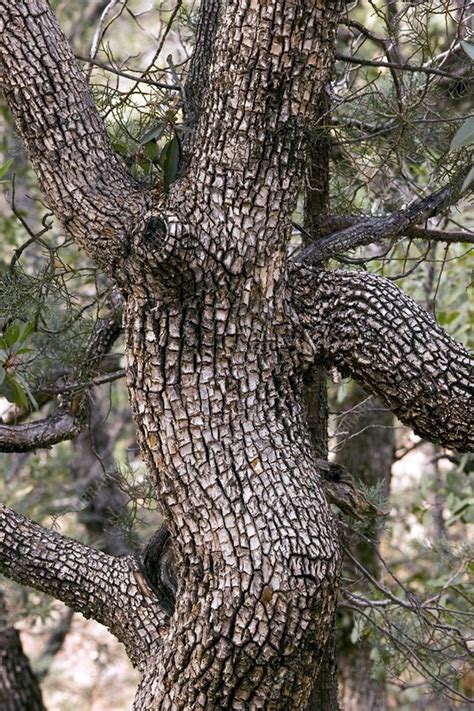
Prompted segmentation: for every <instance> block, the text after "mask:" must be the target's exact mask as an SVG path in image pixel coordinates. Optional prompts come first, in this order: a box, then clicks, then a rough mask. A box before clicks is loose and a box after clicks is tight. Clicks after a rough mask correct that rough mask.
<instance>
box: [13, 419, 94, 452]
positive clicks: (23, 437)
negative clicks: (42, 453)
mask: <svg viewBox="0 0 474 711" xmlns="http://www.w3.org/2000/svg"><path fill="white" fill-rule="evenodd" d="M82 425H83V422H82V420H81V419H80V418H76V417H75V416H74V415H72V414H71V413H70V412H63V413H59V414H56V415H51V416H50V417H45V418H44V419H43V420H39V421H38V422H28V423H25V424H19V425H0V452H31V451H34V450H35V449H48V448H49V447H52V446H53V444H57V443H58V442H64V441H65V440H68V439H74V437H77V435H78V434H79V432H80V431H81V429H82Z"/></svg>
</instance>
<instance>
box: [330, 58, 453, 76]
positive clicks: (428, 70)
mask: <svg viewBox="0 0 474 711" xmlns="http://www.w3.org/2000/svg"><path fill="white" fill-rule="evenodd" d="M336 59H338V60H339V61H341V62H347V63H348V64H359V65H360V66H363V67H377V68H386V69H401V70H403V71H405V72H421V73H422V74H436V75H437V76H440V77H446V78H447V79H456V80H459V76H458V75H457V74H450V73H449V72H445V71H443V70H442V69H434V68H433V67H426V66H423V65H421V66H416V65H414V64H399V63H397V62H385V61H383V60H375V59H362V58H361V57H351V56H350V55H347V54H341V53H340V52H336Z"/></svg>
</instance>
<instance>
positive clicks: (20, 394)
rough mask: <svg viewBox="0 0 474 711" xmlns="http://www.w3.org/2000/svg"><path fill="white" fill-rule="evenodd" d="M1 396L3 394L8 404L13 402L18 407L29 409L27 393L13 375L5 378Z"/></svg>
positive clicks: (1, 386)
mask: <svg viewBox="0 0 474 711" xmlns="http://www.w3.org/2000/svg"><path fill="white" fill-rule="evenodd" d="M0 394H2V395H3V396H4V397H5V398H6V399H7V400H8V402H12V403H14V404H15V405H18V407H24V408H28V398H27V396H26V393H25V391H24V390H23V388H22V387H21V385H20V384H19V383H18V382H17V381H16V380H15V378H14V377H13V376H12V375H6V376H5V380H4V381H3V383H2V385H0Z"/></svg>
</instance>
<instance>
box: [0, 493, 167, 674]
mask: <svg viewBox="0 0 474 711" xmlns="http://www.w3.org/2000/svg"><path fill="white" fill-rule="evenodd" d="M0 572H1V573H3V574H4V575H6V576H7V577H9V578H11V579H12V580H15V581H16V582H18V583H21V584H22V585H29V586H31V587H34V588H35V589H36V590H41V591H42V592H44V593H46V594H48V595H52V596H53V597H55V598H57V599H58V600H62V601H63V602H64V603H65V604H66V605H68V606H69V607H71V608H72V609H73V610H76V611H78V612H81V613H82V614H83V615H84V616H85V617H92V618H93V619H95V620H97V622H100V623H102V624H103V625H105V626H106V627H108V628H109V629H110V631H111V632H112V633H113V634H114V635H115V636H116V637H117V639H119V640H120V641H121V642H123V644H124V645H125V647H126V648H127V653H128V655H129V657H130V659H131V660H132V662H134V663H135V664H139V662H140V661H143V660H144V659H146V658H147V657H148V655H149V654H150V650H152V652H153V650H155V652H156V651H157V648H158V646H159V643H160V634H157V630H158V631H162V632H164V631H165V628H166V625H167V619H168V618H167V616H166V615H165V613H164V612H163V611H162V609H161V607H160V605H159V603H158V600H157V598H156V596H155V594H154V593H153V591H152V590H151V589H150V587H149V586H148V584H147V582H146V580H145V578H144V577H143V575H142V573H141V572H140V570H139V566H138V563H137V561H136V560H135V558H134V557H132V556H124V557H118V558H117V557H113V556H110V555H107V554H105V553H101V552H100V551H97V550H94V549H93V548H90V547H89V546H85V545H83V544H82V543H79V542H78V541H74V540H72V539H71V538H67V537H66V536H63V535H61V534H60V533H58V532H57V531H52V530H48V529H46V528H43V527H42V526H39V525H38V524H37V523H33V521H30V520H29V519H27V518H25V517H24V516H22V515H21V514H18V513H16V512H15V511H12V510H11V509H9V508H7V507H6V506H4V505H3V504H0Z"/></svg>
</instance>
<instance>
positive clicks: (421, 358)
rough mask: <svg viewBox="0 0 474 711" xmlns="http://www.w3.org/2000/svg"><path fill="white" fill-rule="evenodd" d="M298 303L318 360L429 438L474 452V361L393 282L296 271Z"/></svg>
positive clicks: (351, 273) (300, 318) (359, 275)
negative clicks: (348, 377) (342, 373)
mask: <svg viewBox="0 0 474 711" xmlns="http://www.w3.org/2000/svg"><path fill="white" fill-rule="evenodd" d="M291 276H292V280H293V286H294V291H293V306H294V308H295V309H296V312H297V315H298V321H299V324H300V325H301V326H302V328H303V329H304V334H301V336H302V337H303V338H308V337H309V338H310V339H311V342H312V347H313V348H314V357H315V359H316V360H318V359H320V360H324V361H326V362H327V363H330V364H333V365H335V366H337V367H338V368H340V369H342V370H343V371H346V372H348V373H349V374H351V375H352V376H353V377H354V378H356V380H359V381H360V382H362V383H364V384H365V385H366V386H367V387H368V388H369V389H370V390H372V392H374V393H376V394H377V395H378V396H379V397H380V398H381V399H382V400H383V401H384V402H385V403H386V404H387V405H388V406H389V407H390V408H391V409H392V410H393V411H394V412H395V414H397V415H398V417H399V418H400V419H401V420H402V422H404V423H405V424H407V425H410V426H411V427H413V429H414V431H415V432H416V433H417V434H419V435H420V436H422V437H424V438H425V439H428V440H431V441H434V442H439V443H441V444H443V445H444V446H447V447H453V448H457V449H460V450H461V451H468V450H470V449H472V448H473V447H474V382H473V373H474V360H473V359H472V358H471V357H470V356H469V354H468V352H467V351H466V350H465V348H464V347H463V346H462V345H461V344H459V343H457V342H456V341H455V340H454V339H452V338H451V337H450V336H449V335H448V334H447V333H446V332H445V331H444V330H443V329H442V328H441V327H440V326H439V325H438V324H437V323H436V322H435V321H434V320H433V319H432V318H431V316H430V315H429V314H428V313H427V312H426V311H424V309H422V308H421V307H420V306H419V305H418V304H416V303H415V302H414V301H413V299H411V298H410V297H409V296H407V295H406V294H404V293H403V292H402V291H400V289H399V288H398V287H397V286H395V285H394V284H393V283H392V282H391V281H388V280H387V279H383V278H381V277H378V276H375V275H373V274H367V273H365V272H357V271H342V270H341V271H323V270H312V269H307V268H302V267H296V266H295V267H293V268H292V272H291Z"/></svg>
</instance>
